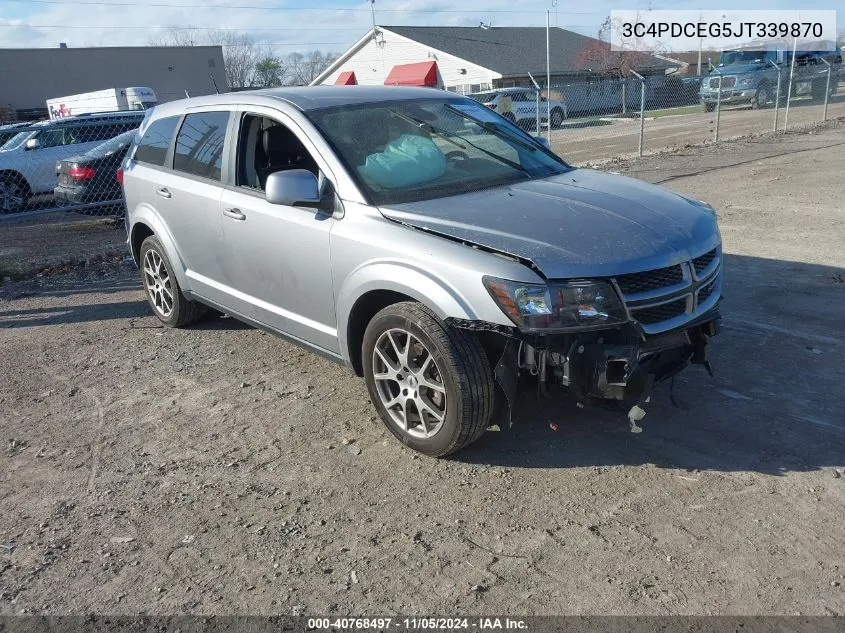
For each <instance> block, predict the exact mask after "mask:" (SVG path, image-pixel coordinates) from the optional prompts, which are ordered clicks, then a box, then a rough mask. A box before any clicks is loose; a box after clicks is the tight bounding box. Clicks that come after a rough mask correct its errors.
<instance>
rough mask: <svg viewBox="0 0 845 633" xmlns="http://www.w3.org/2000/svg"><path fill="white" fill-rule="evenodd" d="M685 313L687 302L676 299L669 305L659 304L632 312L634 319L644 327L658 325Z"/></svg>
mask: <svg viewBox="0 0 845 633" xmlns="http://www.w3.org/2000/svg"><path fill="white" fill-rule="evenodd" d="M686 311H687V300H686V299H677V300H676V301H670V302H669V303H661V304H660V305H656V306H649V307H647V308H643V309H641V310H634V312H633V315H634V318H635V319H636V320H637V321H639V322H640V323H643V324H645V325H651V324H652V323H660V322H661V321H668V320H669V319H673V318H675V317H676V316H680V315H682V314H684V313H685V312H686Z"/></svg>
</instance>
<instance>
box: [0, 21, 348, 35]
mask: <svg viewBox="0 0 845 633" xmlns="http://www.w3.org/2000/svg"><path fill="white" fill-rule="evenodd" d="M22 27H26V28H30V29H121V30H132V29H143V30H146V31H149V30H150V29H173V28H175V29H178V30H180V31H231V32H234V33H247V32H251V31H278V32H283V31H293V32H294V33H299V32H301V31H329V32H331V31H356V32H358V33H360V32H361V29H360V28H357V29H356V28H350V27H339V28H336V29H333V28H316V29H310V28H297V29H283V28H276V27H265V28H261V27H258V28H254V27H249V28H244V29H226V28H219V27H216V26H174V25H172V24H169V25H167V26H162V25H156V24H153V25H147V26H137V25H124V24H102V25H97V24H25V23H19V24H0V28H7V29H8V28H22Z"/></svg>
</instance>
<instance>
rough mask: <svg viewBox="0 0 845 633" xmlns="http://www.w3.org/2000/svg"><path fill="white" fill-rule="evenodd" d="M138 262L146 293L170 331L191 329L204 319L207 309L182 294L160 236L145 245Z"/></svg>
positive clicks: (148, 239) (155, 312) (146, 241)
mask: <svg viewBox="0 0 845 633" xmlns="http://www.w3.org/2000/svg"><path fill="white" fill-rule="evenodd" d="M138 259H139V261H140V268H141V283H142V284H143V286H144V293H145V294H146V295H147V301H148V302H149V304H150V307H151V308H152V309H153V314H155V315H156V317H157V318H158V320H159V321H161V322H162V323H163V324H164V325H166V326H167V327H174V328H176V327H185V326H187V325H191V324H192V323H196V322H197V321H199V320H200V319H201V318H202V316H203V314H205V312H206V308H205V306H203V305H202V304H199V303H196V302H195V301H188V300H187V299H186V298H185V295H183V294H182V290H181V288H179V282H178V281H176V276H175V275H174V274H173V265H172V264H171V263H170V260H169V259H168V257H167V253H166V252H165V250H164V247H163V246H162V245H161V242H160V241H159V239H158V238H157V237H156V236H154V235H151V236H150V237H148V238H147V239H145V240H144V241H143V243H142V244H141V251H140V253H139V257H138Z"/></svg>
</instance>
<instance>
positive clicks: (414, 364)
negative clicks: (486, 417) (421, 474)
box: [373, 328, 446, 438]
mask: <svg viewBox="0 0 845 633" xmlns="http://www.w3.org/2000/svg"><path fill="white" fill-rule="evenodd" d="M373 378H374V380H375V386H376V391H377V393H378V396H379V399H380V400H381V403H382V405H384V408H385V409H386V410H387V412H388V414H389V415H390V418H391V420H392V421H393V422H394V423H395V424H396V425H397V426H398V427H399V428H400V429H401V430H402V431H403V432H405V433H407V434H408V435H411V436H413V437H417V438H430V437H432V436H434V435H435V434H437V432H438V431H440V429H441V428H442V426H443V422H444V420H445V419H446V386H445V384H444V383H443V378H442V374H441V373H440V369H439V368H438V367H437V362H436V361H435V360H434V357H433V356H432V354H431V351H430V350H429V349H428V348H427V347H426V346H425V344H424V343H423V342H422V341H420V339H418V338H417V337H416V336H414V335H413V334H411V333H410V332H408V331H407V330H404V329H401V328H393V329H390V330H386V331H385V332H383V333H382V334H381V336H379V338H378V340H377V341H376V344H375V347H374V348H373Z"/></svg>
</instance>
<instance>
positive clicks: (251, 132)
mask: <svg viewBox="0 0 845 633" xmlns="http://www.w3.org/2000/svg"><path fill="white" fill-rule="evenodd" d="M287 169H307V170H308V171H310V172H312V173H314V174H315V175H319V169H318V167H317V163H316V161H315V160H314V159H313V158H312V157H311V154H310V153H309V152H308V150H307V149H306V148H305V146H304V145H303V144H302V142H301V141H300V140H299V139H298V138H297V137H296V135H295V134H294V133H293V132H291V131H290V130H289V129H288V128H287V127H285V126H284V125H282V124H281V123H279V122H278V121H274V120H273V119H270V118H268V117H264V116H259V115H253V114H246V115H244V117H243V119H242V120H241V124H240V131H239V133H238V169H237V171H238V173H237V185H238V186H240V187H248V188H250V189H257V190H260V191H264V183H265V182H266V181H267V176H269V175H270V174H272V173H273V172H276V171H284V170H287Z"/></svg>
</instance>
